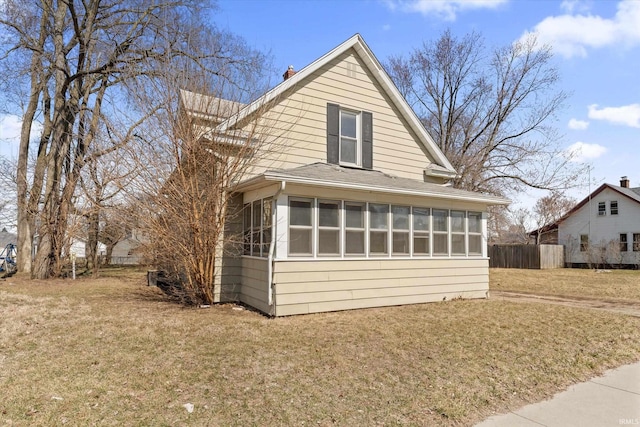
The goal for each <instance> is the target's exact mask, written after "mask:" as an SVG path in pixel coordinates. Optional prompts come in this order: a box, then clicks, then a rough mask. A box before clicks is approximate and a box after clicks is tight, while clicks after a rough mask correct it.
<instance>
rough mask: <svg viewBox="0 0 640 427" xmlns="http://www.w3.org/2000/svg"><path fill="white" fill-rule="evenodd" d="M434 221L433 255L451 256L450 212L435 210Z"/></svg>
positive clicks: (433, 212)
mask: <svg viewBox="0 0 640 427" xmlns="http://www.w3.org/2000/svg"><path fill="white" fill-rule="evenodd" d="M432 220H433V254H434V255H449V211H447V210H444V209H434V210H433V211H432Z"/></svg>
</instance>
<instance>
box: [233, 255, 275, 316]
mask: <svg viewBox="0 0 640 427" xmlns="http://www.w3.org/2000/svg"><path fill="white" fill-rule="evenodd" d="M268 274H269V265H268V261H267V259H266V258H265V259H261V258H252V257H242V285H241V286H240V294H239V300H240V301H241V302H243V303H245V304H248V305H250V306H251V307H255V308H257V309H258V310H260V311H262V312H264V313H269V311H270V310H269V294H268V292H269V287H268V286H269V285H268V283H269V280H268V278H269V276H268Z"/></svg>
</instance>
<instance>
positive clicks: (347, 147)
mask: <svg viewBox="0 0 640 427" xmlns="http://www.w3.org/2000/svg"><path fill="white" fill-rule="evenodd" d="M359 121H360V120H359V115H358V114H357V113H354V112H352V111H345V110H341V111H340V164H348V165H357V166H359V165H360V150H361V149H360V139H359V135H358V134H359V132H358V122H359Z"/></svg>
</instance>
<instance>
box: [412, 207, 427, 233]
mask: <svg viewBox="0 0 640 427" xmlns="http://www.w3.org/2000/svg"><path fill="white" fill-rule="evenodd" d="M413 229H414V231H429V208H413Z"/></svg>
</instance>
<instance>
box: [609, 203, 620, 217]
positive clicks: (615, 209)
mask: <svg viewBox="0 0 640 427" xmlns="http://www.w3.org/2000/svg"><path fill="white" fill-rule="evenodd" d="M609 211H611V215H618V202H617V201H616V200H612V201H611V202H609Z"/></svg>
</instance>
